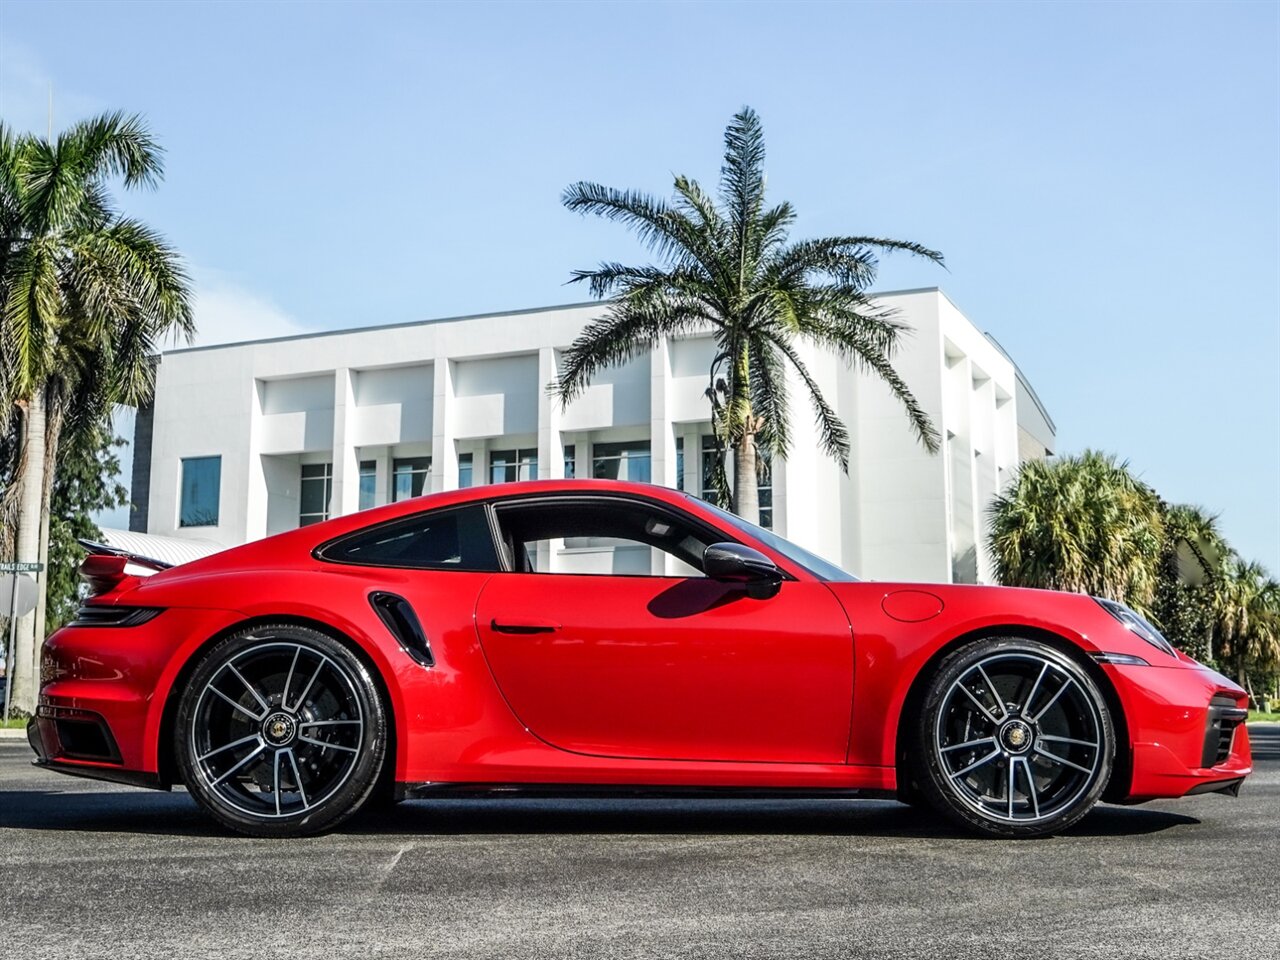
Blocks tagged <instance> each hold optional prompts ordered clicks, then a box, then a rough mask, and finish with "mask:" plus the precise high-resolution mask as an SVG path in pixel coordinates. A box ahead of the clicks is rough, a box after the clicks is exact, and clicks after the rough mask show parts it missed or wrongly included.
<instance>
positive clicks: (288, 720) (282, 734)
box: [262, 713, 298, 747]
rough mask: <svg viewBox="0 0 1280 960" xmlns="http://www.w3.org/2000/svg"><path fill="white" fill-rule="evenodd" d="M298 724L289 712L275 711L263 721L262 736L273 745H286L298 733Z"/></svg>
mask: <svg viewBox="0 0 1280 960" xmlns="http://www.w3.org/2000/svg"><path fill="white" fill-rule="evenodd" d="M297 730H298V724H297V721H295V720H294V719H293V717H291V716H289V715H288V714H287V713H273V714H271V716H269V717H267V719H266V720H264V721H263V722H262V736H263V737H265V738H266V740H267V742H268V743H270V744H272V745H273V746H277V747H280V746H284V745H285V744H286V743H288V742H289V741H291V740H292V739H293V737H294V734H295V733H297Z"/></svg>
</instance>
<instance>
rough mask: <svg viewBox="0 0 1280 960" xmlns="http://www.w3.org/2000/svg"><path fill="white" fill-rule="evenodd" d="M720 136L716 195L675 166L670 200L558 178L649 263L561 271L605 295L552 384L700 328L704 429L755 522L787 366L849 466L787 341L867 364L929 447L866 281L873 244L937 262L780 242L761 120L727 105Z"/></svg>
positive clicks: (780, 422) (581, 379) (843, 434)
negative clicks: (711, 341) (709, 342)
mask: <svg viewBox="0 0 1280 960" xmlns="http://www.w3.org/2000/svg"><path fill="white" fill-rule="evenodd" d="M724 142H725V151H724V165H723V166H722V167H721V170H720V191H719V193H720V196H719V203H718V204H717V202H716V200H715V199H714V198H712V197H711V196H710V195H709V194H708V193H707V192H706V191H705V190H703V188H702V187H701V186H700V185H699V184H698V182H697V181H695V180H692V179H689V178H688V177H684V176H677V177H676V178H675V196H674V199H673V200H672V201H671V202H670V203H667V202H664V201H663V200H660V199H658V198H655V197H652V196H649V195H646V194H643V193H637V192H634V191H626V190H616V189H613V188H610V187H604V186H600V185H599V184H595V183H585V182H583V183H575V184H573V185H572V186H570V187H569V188H568V189H567V190H565V193H564V198H563V199H564V204H565V206H566V207H568V208H569V209H570V210H575V211H578V212H580V213H583V214H587V213H591V214H596V215H598V216H601V217H604V218H606V219H608V220H613V221H615V222H618V223H621V224H623V225H625V226H627V227H630V228H631V229H632V230H634V231H635V232H636V234H637V235H638V236H639V238H640V239H641V241H642V242H644V243H645V245H646V246H647V247H648V248H649V249H650V250H651V251H652V252H653V253H654V254H655V256H656V257H657V258H658V259H659V260H660V261H661V265H660V266H652V265H650V266H626V265H624V264H621V263H601V264H600V265H599V267H597V268H596V269H595V270H577V271H574V273H573V278H572V281H571V282H575V283H579V282H585V283H586V284H588V286H589V288H590V291H591V295H592V296H593V297H596V298H601V299H603V298H606V297H608V298H611V299H610V303H609V306H608V309H607V310H606V312H605V314H604V315H603V316H602V317H600V318H599V319H598V320H596V321H594V322H592V323H591V324H589V325H588V326H587V328H586V329H585V330H584V331H583V332H582V334H581V336H579V337H578V339H577V340H575V341H574V343H573V345H572V346H571V347H570V349H569V351H568V352H567V353H566V355H565V358H564V366H563V369H562V370H561V372H560V375H559V380H558V382H557V384H556V392H557V393H558V395H559V398H560V400H561V402H562V403H566V404H567V403H568V402H569V401H571V400H573V399H574V398H575V397H576V396H578V395H579V394H580V393H581V392H582V391H583V390H584V389H586V387H587V386H588V384H589V383H590V382H591V379H592V377H594V376H595V374H596V373H597V372H599V371H600V370H602V369H604V368H606V367H609V366H612V365H615V364H621V363H624V362H626V361H627V360H630V359H632V358H633V357H636V356H638V355H640V354H641V353H644V352H645V351H647V350H649V349H650V348H651V347H652V346H653V345H654V344H656V343H657V342H658V341H659V340H661V339H662V338H663V337H668V336H673V335H678V334H681V333H693V332H703V331H706V330H710V331H711V333H712V335H713V337H714V338H715V342H716V347H717V352H716V355H715V360H714V362H713V363H712V365H711V370H710V386H709V388H708V391H707V394H708V397H709V398H710V400H711V405H712V416H711V423H712V429H713V431H714V433H715V436H716V440H717V444H718V446H719V448H720V450H721V451H722V452H723V451H724V449H725V448H726V447H731V448H732V450H733V458H734V474H735V476H734V483H733V489H732V494H731V502H730V504H729V505H730V506H732V508H733V510H734V511H735V512H737V513H738V514H739V515H740V516H742V517H744V518H746V519H748V520H751V521H755V520H757V519H758V516H759V505H758V501H757V490H756V488H757V482H756V479H757V468H758V464H759V462H760V457H759V453H760V450H761V449H763V451H764V453H765V454H766V456H778V457H785V456H786V453H787V449H788V446H789V443H790V428H789V416H788V397H787V385H786V378H787V374H788V368H790V369H791V370H794V371H795V373H796V374H797V375H798V376H799V378H800V380H801V382H802V383H803V384H804V387H805V389H806V391H807V393H808V395H809V400H810V403H811V404H812V406H813V410H814V414H815V416H816V418H817V424H818V433H819V437H820V442H821V445H822V449H823V450H824V451H825V452H826V453H827V454H829V455H830V456H832V457H834V458H835V459H836V460H837V461H839V463H840V466H841V468H842V469H845V470H847V469H848V464H849V434H848V431H847V430H846V428H845V426H844V424H843V423H841V421H840V418H839V417H837V416H836V414H835V411H834V410H832V408H831V406H830V404H829V403H828V402H827V400H826V398H825V397H823V395H822V391H821V390H820V389H819V387H818V384H817V381H816V380H815V379H814V378H813V376H812V374H811V373H810V372H809V369H808V368H807V367H806V366H805V364H804V362H803V360H802V359H801V357H800V354H799V353H798V352H797V349H796V347H797V342H798V341H803V342H808V343H810V344H813V345H815V346H818V347H820V348H823V349H826V350H831V351H833V352H834V353H836V354H837V355H838V356H839V357H841V358H842V359H843V360H845V361H846V362H853V363H857V364H859V365H860V366H861V367H862V368H863V369H865V370H867V371H870V372H871V373H872V374H873V375H875V376H878V377H880V378H881V379H882V380H883V381H884V382H885V383H886V384H888V386H889V388H890V390H892V391H893V393H894V395H895V396H896V397H897V398H898V399H899V400H900V401H901V402H902V404H903V406H904V407H905V408H906V412H907V417H908V421H909V423H910V427H911V429H912V430H913V431H914V433H915V435H916V436H917V437H918V438H919V440H920V442H921V443H923V444H924V446H925V448H926V449H928V450H929V451H930V452H935V451H936V450H937V449H938V433H937V431H936V430H935V428H934V426H933V424H932V423H931V421H930V419H929V417H928V416H927V415H926V414H925V412H924V410H923V409H921V407H920V405H919V403H917V401H916V399H915V397H914V396H912V394H911V391H910V390H908V389H907V386H906V384H905V383H904V382H903V381H902V379H901V377H899V376H898V374H897V372H896V371H895V370H894V368H893V365H892V363H891V362H890V361H891V358H892V355H893V352H894V350H895V348H896V347H897V346H898V344H899V342H900V340H901V338H902V336H903V335H904V333H905V328H904V326H903V324H901V323H900V322H899V321H898V320H897V319H896V317H895V314H894V312H893V311H891V310H887V309H885V308H884V307H881V306H879V305H877V304H876V303H875V302H874V300H873V299H872V298H871V296H870V295H869V294H868V293H867V289H868V287H869V286H870V285H871V284H872V282H873V281H874V280H875V277H876V269H877V266H878V261H877V257H876V253H877V251H891V250H903V251H906V252H908V253H911V254H914V255H916V256H920V257H925V258H926V259H929V260H932V261H934V262H935V263H939V264H940V263H942V255H941V254H939V253H937V252H936V251H933V250H929V249H927V248H925V247H923V246H921V245H919V244H916V243H906V242H903V241H899V240H884V239H880V238H877V237H859V236H847V237H825V238H822V239H817V240H803V241H798V242H794V243H793V242H789V232H790V228H791V226H792V224H794V222H795V218H796V215H795V212H794V211H793V210H792V208H791V206H790V204H787V203H781V204H778V205H777V206H773V207H766V206H765V177H764V157H765V148H764V133H763V130H762V128H761V125H760V119H759V117H757V116H756V114H755V112H754V111H753V110H751V109H750V108H743V109H742V110H741V111H740V112H739V113H738V114H737V115H736V116H734V118H733V120H732V122H731V123H730V124H729V127H728V129H727V130H726V131H725V137H724ZM721 461H722V462H723V457H721ZM725 492H728V491H725Z"/></svg>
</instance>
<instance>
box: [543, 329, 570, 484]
mask: <svg viewBox="0 0 1280 960" xmlns="http://www.w3.org/2000/svg"><path fill="white" fill-rule="evenodd" d="M557 360H558V358H557V357H556V350H555V347H543V348H542V349H540V350H539V351H538V387H539V392H538V479H539V480H563V479H564V438H563V437H562V436H561V434H560V417H561V414H562V409H561V406H560V400H559V399H558V398H557V397H555V396H553V395H552V393H551V384H553V383H554V382H555V380H556V377H557V375H558V373H559V365H558V362H557Z"/></svg>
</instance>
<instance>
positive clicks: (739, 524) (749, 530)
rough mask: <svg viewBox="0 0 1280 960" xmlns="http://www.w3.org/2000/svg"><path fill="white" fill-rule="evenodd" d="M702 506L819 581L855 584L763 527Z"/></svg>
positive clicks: (846, 574) (850, 576)
mask: <svg viewBox="0 0 1280 960" xmlns="http://www.w3.org/2000/svg"><path fill="white" fill-rule="evenodd" d="M686 496H688V497H689V498H690V499H691V500H693V499H697V498H696V497H693V496H692V495H691V494H686ZM699 502H700V503H702V505H703V506H705V507H706V508H707V509H708V510H710V511H711V512H713V513H714V514H716V516H718V517H720V518H721V519H722V520H724V521H725V522H727V523H728V524H729V525H730V526H733V527H736V528H737V529H739V530H741V531H742V532H743V533H745V534H746V535H747V536H749V537H754V538H755V539H757V540H759V541H760V542H761V543H764V544H767V545H768V546H769V547H770V548H771V549H773V550H776V551H778V553H780V554H782V555H783V556H784V557H786V558H787V559H788V560H790V561H791V562H792V563H795V564H797V565H798V566H801V567H804V569H805V570H808V571H809V572H810V573H811V574H813V575H814V576H815V577H817V578H818V579H819V580H829V581H835V582H845V583H853V582H857V579H858V578H857V577H855V576H854V575H853V574H851V573H849V572H848V571H845V570H842V569H840V568H839V567H837V566H836V565H835V564H834V563H832V562H831V561H830V560H823V559H822V558H821V557H820V556H818V555H817V554H814V553H810V552H809V551H808V550H806V549H804V547H798V546H796V545H795V544H794V543H792V542H791V541H790V540H787V539H785V538H783V537H780V536H778V535H777V534H776V533H774V532H773V531H772V530H766V529H765V528H764V527H760V526H757V525H756V524H754V523H748V522H747V521H746V520H743V519H742V518H741V517H739V516H736V515H735V514H732V513H730V512H729V511H728V510H722V509H721V508H720V507H717V506H716V505H715V504H714V503H708V502H707V501H705V500H700V501H699Z"/></svg>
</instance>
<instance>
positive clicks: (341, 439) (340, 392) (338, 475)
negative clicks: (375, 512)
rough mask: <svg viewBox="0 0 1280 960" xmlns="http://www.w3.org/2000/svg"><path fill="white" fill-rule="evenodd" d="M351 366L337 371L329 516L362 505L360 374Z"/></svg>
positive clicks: (353, 510) (335, 373)
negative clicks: (358, 427) (358, 411)
mask: <svg viewBox="0 0 1280 960" xmlns="http://www.w3.org/2000/svg"><path fill="white" fill-rule="evenodd" d="M357 376H358V374H357V373H356V372H355V371H354V370H352V369H351V368H350V367H339V368H338V369H337V370H335V371H334V372H333V496H332V497H331V498H330V499H329V516H330V517H341V516H345V515H346V514H348V513H355V512H356V511H357V510H359V509H360V461H359V459H358V458H357V456H356V447H355V432H356V431H355V426H356V390H355V388H356V377H357Z"/></svg>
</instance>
